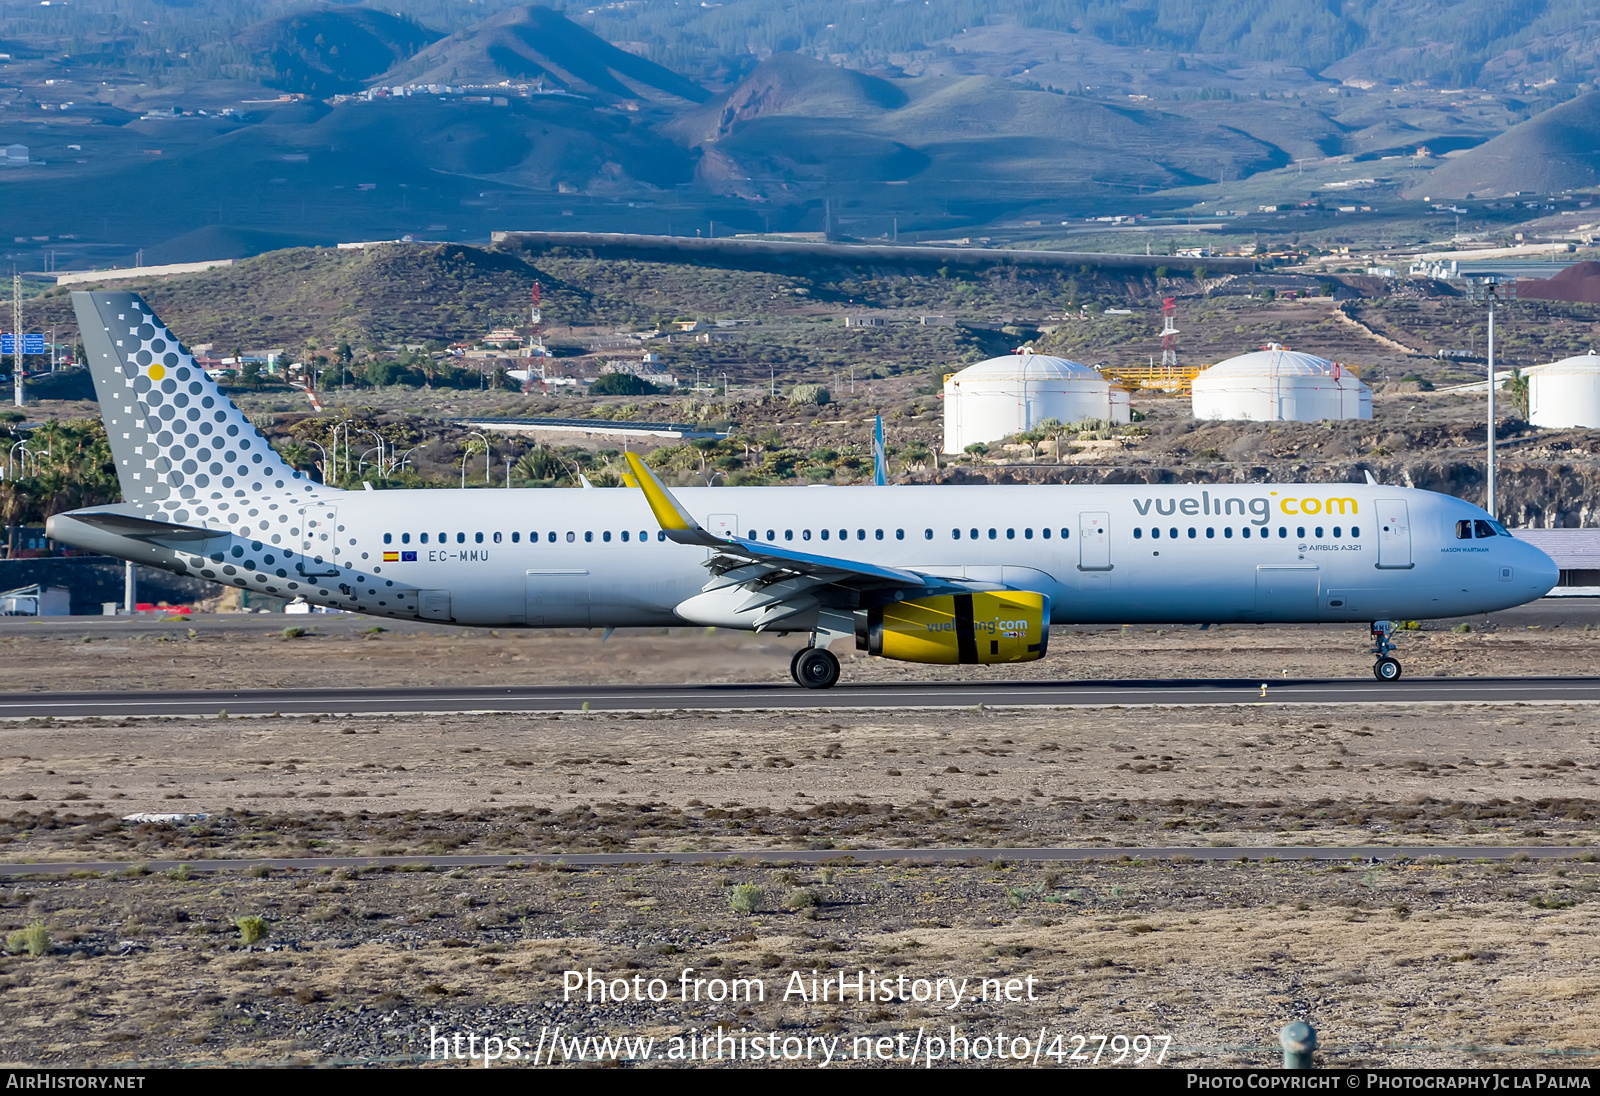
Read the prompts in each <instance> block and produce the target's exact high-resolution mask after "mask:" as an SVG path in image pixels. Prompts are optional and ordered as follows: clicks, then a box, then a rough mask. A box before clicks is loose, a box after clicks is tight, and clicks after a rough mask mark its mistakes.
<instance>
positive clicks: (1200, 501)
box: [1133, 491, 1357, 525]
mask: <svg viewBox="0 0 1600 1096" xmlns="http://www.w3.org/2000/svg"><path fill="white" fill-rule="evenodd" d="M1272 493H1273V494H1274V495H1276V494H1277V492H1276V491H1274V492H1272ZM1133 508H1134V509H1135V510H1137V511H1138V512H1139V516H1140V517H1147V516H1149V514H1150V513H1151V511H1152V510H1153V511H1154V512H1155V513H1156V514H1158V515H1159V516H1161V517H1171V516H1172V515H1174V514H1184V515H1188V516H1191V517H1192V516H1195V515H1205V516H1207V517H1210V516H1213V515H1214V516H1217V517H1228V516H1229V515H1231V514H1238V515H1239V516H1240V517H1243V518H1247V519H1248V520H1249V522H1250V524H1251V525H1266V524H1267V523H1268V522H1269V521H1271V515H1272V502H1271V501H1270V500H1268V499H1265V498H1261V497H1260V496H1257V497H1255V498H1240V497H1238V496H1236V495H1222V494H1220V493H1219V496H1218V497H1216V498H1212V496H1211V492H1210V491H1201V492H1200V497H1199V498H1194V497H1193V496H1191V497H1189V498H1183V499H1177V498H1166V499H1161V498H1146V499H1134V500H1133ZM1278 509H1279V510H1281V511H1283V512H1284V513H1285V514H1288V515H1289V516H1291V517H1303V516H1307V515H1310V516H1315V515H1318V514H1354V513H1356V512H1357V507H1356V500H1355V499H1353V498H1348V497H1346V498H1321V499H1319V498H1299V499H1279V500H1278Z"/></svg>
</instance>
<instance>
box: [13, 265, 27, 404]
mask: <svg viewBox="0 0 1600 1096" xmlns="http://www.w3.org/2000/svg"><path fill="white" fill-rule="evenodd" d="M11 377H12V380H13V381H14V385H13V387H14V388H15V390H16V402H17V406H18V407H21V406H22V405H23V402H24V401H23V396H22V275H21V274H13V275H11Z"/></svg>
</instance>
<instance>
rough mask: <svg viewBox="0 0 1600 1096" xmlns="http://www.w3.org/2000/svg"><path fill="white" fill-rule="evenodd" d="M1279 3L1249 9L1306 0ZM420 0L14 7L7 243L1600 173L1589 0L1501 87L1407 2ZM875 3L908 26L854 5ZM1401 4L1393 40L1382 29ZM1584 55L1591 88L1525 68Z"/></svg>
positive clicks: (1546, 21) (158, 243)
mask: <svg viewBox="0 0 1600 1096" xmlns="http://www.w3.org/2000/svg"><path fill="white" fill-rule="evenodd" d="M1151 2H1152V4H1154V8H1153V9H1152V10H1157V9H1159V11H1160V12H1166V11H1167V9H1168V8H1171V7H1172V5H1173V4H1174V3H1176V0H1151ZM1252 2H1253V3H1255V5H1256V7H1255V8H1251V10H1252V11H1256V8H1259V9H1260V10H1259V11H1256V16H1252V17H1251V18H1256V17H1257V16H1259V17H1260V18H1263V19H1264V18H1268V17H1274V18H1275V17H1276V15H1275V14H1274V13H1277V12H1278V11H1279V8H1280V7H1283V5H1282V4H1279V3H1277V0H1252ZM394 6H395V7H396V8H398V9H399V10H398V11H391V10H388V8H387V7H386V8H384V9H381V10H380V9H379V8H376V7H365V6H358V5H349V4H335V3H328V2H314V3H307V4H303V5H302V4H297V3H295V0H235V2H233V3H223V2H222V0H183V3H182V4H181V5H178V6H174V3H173V0H159V2H158V0H121V5H120V6H119V7H118V8H117V9H116V13H115V15H114V17H112V16H107V18H109V19H110V22H106V20H105V19H102V20H101V21H100V22H95V21H94V20H86V18H85V15H84V13H83V12H82V11H80V10H78V9H72V8H66V7H62V8H59V10H58V9H57V8H54V7H52V8H49V9H45V8H38V9H35V8H26V9H23V8H7V9H6V10H5V12H4V13H3V14H0V53H4V52H10V53H11V56H10V60H9V62H7V61H5V60H4V59H0V145H6V144H11V143H13V142H14V143H17V144H21V145H24V146H27V148H28V149H29V150H30V152H29V162H28V164H27V166H25V167H13V168H7V169H4V170H0V196H3V198H0V238H3V237H4V234H5V233H6V232H8V231H9V232H10V234H11V235H12V237H13V238H14V239H15V238H16V237H22V240H21V241H19V243H27V244H29V246H31V244H32V242H33V241H35V240H36V239H37V238H39V237H49V242H51V243H52V244H53V243H54V242H55V241H56V240H58V239H60V238H61V237H76V238H77V239H78V240H80V241H81V240H93V241H95V243H94V244H93V247H97V248H99V249H100V253H101V254H102V255H104V254H107V253H116V249H118V248H125V249H126V250H127V251H128V252H129V253H130V255H129V257H130V258H134V257H135V256H134V255H133V254H131V253H132V252H134V251H135V249H137V248H139V247H146V248H149V249H150V251H151V252H152V254H159V255H163V256H167V257H174V258H211V257H222V256H218V255H216V254H214V253H205V254H201V253H200V252H201V251H203V250H204V249H205V248H208V247H225V248H226V249H228V250H231V251H241V252H242V253H249V251H250V250H251V249H252V248H254V247H255V246H256V245H257V244H258V243H259V242H261V241H264V240H269V239H281V240H287V241H291V242H296V243H300V242H311V241H323V242H332V241H334V240H340V239H350V238H352V237H355V238H390V237H395V236H400V235H406V234H410V235H417V236H424V237H428V238H452V239H474V238H477V239H481V238H483V237H484V236H486V235H487V234H488V232H489V231H490V230H492V229H505V228H538V227H571V228H602V227H603V228H607V229H614V230H619V231H647V232H663V231H665V232H686V231H690V232H692V231H705V232H718V231H719V230H720V231H721V232H724V233H725V232H727V231H745V232H749V231H765V230H772V231H779V230H781V231H796V230H808V231H817V230H824V231H829V232H832V233H835V234H841V235H855V236H869V237H883V236H892V235H896V234H897V233H899V232H905V231H909V232H912V233H917V234H920V235H922V236H924V237H926V236H928V235H930V234H934V235H936V234H937V233H938V232H939V231H941V230H943V229H946V228H951V229H959V228H960V227H961V226H963V225H974V224H986V223H994V222H995V221H997V220H1001V219H1004V218H1012V219H1015V220H1018V221H1020V220H1021V219H1022V218H1033V222H1031V223H1037V224H1041V225H1044V224H1055V223H1057V222H1058V221H1063V220H1066V219H1070V218H1074V217H1083V216H1086V215H1094V214H1102V213H1110V212H1128V211H1132V210H1151V209H1159V208H1172V207H1173V206H1174V205H1178V206H1187V205H1189V204H1190V203H1192V202H1193V201H1194V199H1193V197H1185V196H1183V195H1185V194H1188V193H1189V192H1191V191H1193V190H1194V188H1196V187H1205V186H1207V185H1214V184H1218V183H1228V182H1231V181H1237V180H1242V179H1246V178H1249V177H1252V176H1257V175H1260V174H1261V173H1263V172H1270V171H1273V170H1277V169H1282V168H1285V167H1287V166H1289V165H1295V168H1296V171H1297V172H1303V171H1305V170H1306V169H1307V166H1308V165H1309V166H1310V169H1311V170H1312V171H1331V170H1334V169H1337V167H1338V165H1339V164H1342V163H1344V162H1347V161H1349V160H1351V159H1357V160H1365V159H1379V158H1383V157H1396V156H1399V157H1412V158H1413V159H1414V158H1415V153H1416V152H1417V150H1419V149H1423V148H1425V149H1427V150H1430V151H1431V152H1432V153H1433V154H1434V156H1435V157H1439V156H1443V157H1445V159H1443V160H1442V161H1441V160H1435V161H1431V162H1427V163H1425V164H1424V165H1423V166H1424V168H1425V167H1427V166H1434V165H1435V164H1437V167H1436V170H1434V171H1433V172H1432V173H1431V175H1427V176H1426V178H1427V179H1428V180H1429V185H1427V186H1425V187H1424V188H1423V189H1424V191H1425V192H1427V193H1430V194H1441V195H1445V196H1450V195H1457V194H1459V195H1464V194H1467V193H1473V194H1478V195H1482V194H1485V193H1507V192H1513V191H1517V190H1528V189H1532V190H1545V189H1565V188H1569V187H1573V186H1585V185H1593V181H1594V179H1595V166H1596V165H1595V163H1594V156H1593V153H1592V152H1590V151H1588V150H1589V149H1593V148H1594V147H1596V144H1595V142H1594V141H1593V139H1592V134H1593V133H1594V131H1595V125H1594V113H1595V111H1594V109H1593V107H1592V102H1593V95H1594V94H1596V93H1594V92H1592V91H1588V90H1586V89H1588V88H1589V87H1590V85H1589V84H1586V83H1584V81H1583V80H1582V79H1578V77H1583V76H1585V75H1587V76H1588V77H1589V78H1590V79H1592V75H1593V74H1592V72H1590V71H1589V70H1588V69H1585V68H1583V65H1584V64H1587V63H1588V62H1584V61H1583V60H1582V58H1583V57H1584V56H1586V55H1584V54H1582V52H1581V49H1582V45H1581V40H1580V39H1581V33H1580V31H1579V30H1574V29H1573V28H1574V27H1578V28H1580V29H1581V27H1584V26H1588V25H1589V24H1588V23H1587V22H1584V21H1583V19H1581V18H1579V16H1580V15H1581V14H1582V13H1581V12H1579V11H1578V9H1573V8H1571V6H1570V5H1569V4H1568V2H1567V0H1550V2H1549V3H1547V4H1546V5H1545V6H1544V8H1543V9H1541V11H1542V13H1541V14H1539V15H1538V16H1537V18H1535V19H1533V21H1532V23H1530V24H1529V25H1528V27H1527V28H1525V30H1526V31H1527V33H1532V31H1533V30H1539V31H1540V32H1541V33H1544V34H1545V36H1544V37H1542V38H1537V36H1535V37H1536V38H1537V41H1539V42H1544V43H1545V45H1544V46H1542V47H1539V48H1538V49H1536V48H1535V47H1534V46H1533V45H1532V44H1530V43H1532V42H1533V41H1535V39H1534V38H1527V37H1526V34H1525V35H1524V38H1523V39H1517V38H1516V36H1515V34H1513V32H1512V30H1511V29H1509V27H1508V26H1507V25H1504V20H1502V21H1501V23H1495V24H1494V25H1493V26H1491V27H1490V28H1489V31H1486V32H1485V33H1488V34H1489V38H1486V39H1484V41H1482V42H1477V40H1476V39H1474V42H1476V43H1477V44H1474V45H1472V46H1471V49H1470V50H1469V49H1467V47H1466V46H1461V47H1459V48H1455V47H1452V49H1453V50H1454V52H1451V51H1449V50H1447V51H1445V52H1446V53H1449V54H1450V55H1451V56H1457V55H1459V56H1466V53H1471V56H1472V57H1474V58H1478V60H1476V61H1474V62H1473V64H1476V65H1478V66H1479V68H1478V69H1475V70H1474V72H1477V71H1489V70H1493V71H1494V72H1496V73H1497V78H1501V77H1503V78H1506V79H1510V80H1512V81H1513V83H1515V84H1516V87H1515V89H1514V93H1513V92H1508V91H1507V90H1505V88H1501V89H1499V90H1497V91H1495V92H1494V93H1492V94H1478V93H1476V92H1471V93H1469V92H1467V91H1463V90H1450V89H1444V90H1440V89H1435V88H1431V87H1424V86H1418V85H1417V84H1415V83H1405V82H1402V81H1400V80H1399V79H1398V77H1397V76H1396V75H1395V74H1396V73H1403V72H1406V71H1415V66H1416V65H1418V64H1421V63H1422V61H1421V60H1420V59H1419V58H1420V57H1421V54H1418V53H1417V52H1416V51H1418V50H1422V51H1423V53H1426V52H1427V49H1428V48H1431V47H1428V46H1427V42H1430V41H1433V39H1432V38H1429V37H1428V36H1429V35H1435V36H1437V34H1439V33H1441V30H1440V27H1441V26H1442V24H1440V23H1439V20H1438V19H1436V18H1435V16H1434V14H1429V13H1428V12H1424V13H1422V14H1420V15H1417V16H1416V17H1415V18H1414V19H1413V20H1412V22H1413V23H1414V24H1415V26H1411V25H1410V24H1407V23H1405V21H1404V20H1403V19H1401V17H1400V14H1398V13H1399V9H1398V8H1394V5H1393V4H1392V3H1391V2H1390V0H1352V3H1349V4H1346V5H1344V7H1343V9H1341V10H1342V11H1343V12H1344V14H1342V15H1338V16H1337V17H1335V16H1331V15H1329V14H1328V12H1326V11H1323V10H1322V9H1320V8H1318V9H1317V10H1315V11H1310V10H1304V9H1298V8H1297V9H1295V11H1294V12H1293V13H1291V12H1289V9H1288V8H1284V13H1283V14H1284V18H1285V19H1286V20H1287V21H1286V22H1284V23H1283V24H1282V26H1283V35H1280V37H1279V38H1277V39H1274V38H1272V37H1271V36H1266V37H1264V36H1263V35H1262V34H1261V32H1260V27H1259V26H1258V25H1257V24H1255V23H1248V22H1246V23H1240V22H1237V21H1235V23H1234V24H1229V23H1228V22H1227V21H1226V20H1225V19H1223V18H1222V16H1221V15H1220V14H1219V13H1218V12H1217V11H1215V10H1209V9H1208V10H1207V11H1206V12H1205V13H1204V14H1203V16H1202V15H1197V16H1196V18H1197V19H1199V22H1197V23H1195V24H1194V25H1193V26H1189V25H1188V24H1184V23H1182V21H1181V20H1180V21H1178V22H1171V21H1170V20H1169V21H1168V22H1167V23H1162V22H1161V21H1160V19H1158V20H1157V22H1156V24H1154V25H1153V26H1155V27H1158V28H1159V27H1162V26H1165V27H1166V30H1165V31H1162V33H1164V34H1167V35H1168V38H1167V39H1166V40H1165V42H1164V44H1163V40H1160V36H1159V35H1156V33H1155V30H1153V29H1152V25H1150V24H1146V23H1143V22H1141V21H1140V20H1139V19H1136V18H1134V17H1133V16H1132V15H1126V14H1125V15H1121V16H1117V15H1113V14H1108V13H1105V12H1100V13H1099V14H1095V13H1096V12H1099V9H1098V8H1094V7H1093V5H1086V4H1080V3H1078V0H1051V2H1048V3H1043V4H1037V5H1034V6H1032V7H1029V6H1027V5H1022V6H1020V7H1018V6H1009V7H1008V6H1007V3H1005V2H1000V3H999V5H998V6H995V5H979V4H977V3H976V2H975V0H951V2H950V3H947V4H945V5H943V6H941V7H940V8H939V9H938V10H937V11H935V10H933V9H931V8H930V9H929V11H928V12H925V13H921V14H920V15H917V16H916V18H912V17H911V15H908V10H909V9H906V8H905V6H904V5H898V6H896V5H892V4H890V5H885V4H884V3H882V2H880V0H860V2H859V3H853V4H843V3H842V0H816V5H815V6H814V7H812V8H808V9H807V10H808V11H809V12H811V13H813V14H812V16H808V18H812V17H814V18H815V19H816V20H823V19H827V20H831V22H829V23H827V24H826V25H823V24H820V23H819V24H818V25H816V26H812V25H811V23H810V22H806V21H805V20H802V21H801V22H800V23H796V22H795V20H794V12H793V11H791V10H790V9H787V8H784V7H782V5H780V4H778V3H777V2H776V0H741V2H739V3H736V4H734V5H732V6H730V7H729V9H728V10H727V11H725V12H723V13H722V14H721V15H715V14H714V13H713V9H711V8H707V9H704V11H702V10H701V9H698V8H696V9H693V10H691V9H689V8H683V9H682V10H681V11H679V10H678V9H676V8H670V10H669V7H668V6H662V5H644V6H639V5H633V6H629V5H623V6H621V7H601V8H593V9H585V8H576V7H574V8H570V9H567V10H566V11H564V12H563V11H560V10H557V9H556V8H554V7H547V6H540V5H529V4H521V5H507V4H505V3H504V2H503V0H480V2H477V3H474V4H473V5H470V6H469V7H468V8H466V9H462V8H460V7H459V5H452V4H450V3H447V2H446V0H405V2H404V3H396V4H395V5H394ZM1180 6H1181V5H1180ZM1080 9H1081V10H1080ZM1391 9H1393V10H1391ZM1569 9H1570V10H1569ZM1175 10H1176V9H1174V11H1175ZM1329 10H1331V9H1329ZM1430 10H1431V9H1430ZM464 12H470V13H472V18H467V17H466V15H464V14H463V13H464ZM849 12H856V13H857V14H856V15H855V16H854V17H855V18H856V19H857V21H860V20H862V19H863V18H864V17H865V14H870V13H875V15H874V17H875V18H878V19H879V20H880V22H879V23H878V24H876V25H875V26H866V27H860V28H856V27H855V26H854V24H848V25H847V24H840V23H839V22H838V20H839V19H842V18H844V13H849ZM1074 12H1076V13H1077V14H1074ZM1575 12H1576V14H1574V13H1575ZM707 13H712V14H707ZM1168 14H1171V13H1168ZM135 16H145V17H146V18H142V19H135V18H134V17H135ZM1161 18H1167V16H1165V15H1164V16H1162V17H1161ZM1241 18H1242V16H1241ZM117 20H121V21H120V22H118V21H117ZM1574 20H1577V21H1576V22H1574ZM730 21H731V24H730ZM732 24H737V25H739V26H743V27H744V28H745V30H746V32H747V34H748V37H747V38H746V39H745V42H746V48H745V50H744V52H743V53H738V52H736V51H735V50H734V49H733V48H732V45H731V43H733V42H734V41H735V39H732V38H729V36H728V27H729V26H730V25H732ZM1597 25H1600V24H1597ZM107 26H110V27H112V28H113V29H111V30H107V29H106V27H107ZM1230 26H1231V27H1232V29H1231V30H1229V29H1228V28H1229V27H1230ZM1184 27H1188V29H1183V28H1184ZM841 28H842V29H841ZM1374 28H1387V30H1386V31H1385V33H1387V34H1388V35H1389V37H1391V38H1393V39H1395V40H1394V41H1392V42H1384V43H1383V44H1381V45H1380V44H1375V34H1376V33H1377V31H1376V30H1375V29H1374ZM597 30H601V31H605V32H606V34H607V35H609V36H610V37H611V38H613V39H615V40H614V41H612V40H608V39H607V37H606V36H603V35H602V34H599V33H596V32H597ZM1545 32H1548V33H1545ZM919 33H920V34H921V35H922V37H919V36H918V35H919ZM935 33H938V34H942V35H944V36H943V37H939V38H933V37H932V35H933V34H935ZM1574 34H1578V35H1579V38H1573V37H1572V36H1573V35H1574ZM1152 35H1155V37H1152ZM1296 36H1299V37H1298V38H1297V37H1296ZM1292 40H1298V41H1301V42H1302V45H1303V46H1304V49H1303V50H1302V51H1301V52H1302V54H1303V56H1300V57H1294V58H1291V57H1289V56H1287V54H1288V53H1289V52H1291V51H1290V50H1288V48H1287V46H1286V45H1285V43H1287V42H1290V41H1292ZM1463 40H1464V39H1463ZM1491 40H1492V41H1491ZM1514 42H1521V43H1522V44H1521V45H1519V46H1517V49H1520V50H1521V51H1522V52H1521V53H1517V51H1516V49H1511V48H1509V45H1508V44H1510V43H1514ZM696 43H699V45H698V46H696ZM1418 43H1421V44H1418ZM1486 43H1487V44H1486ZM835 47H837V49H838V50H839V52H832V50H833V49H834V48H835ZM697 49H698V50H699V52H696V50H697ZM1540 49H1543V50H1544V51H1545V52H1543V53H1541V52H1540ZM1463 50H1465V51H1466V53H1463V52H1462V51H1463ZM12 51H14V52H12ZM1408 51H1410V52H1408ZM1473 51H1476V52H1473ZM1496 51H1498V52H1496ZM1550 51H1556V52H1555V53H1551V52H1550ZM1557 54H1559V56H1560V57H1562V58H1566V61H1564V62H1563V63H1564V64H1566V65H1567V68H1568V69H1569V70H1570V71H1569V72H1568V77H1567V79H1566V82H1565V83H1562V82H1561V81H1560V80H1554V79H1551V80H1546V81H1543V82H1542V85H1541V87H1539V88H1534V87H1529V86H1526V85H1525V83H1519V82H1518V81H1519V80H1520V78H1519V77H1515V75H1514V74H1515V73H1519V72H1520V73H1531V72H1533V71H1534V70H1536V69H1537V68H1538V66H1539V65H1543V64H1545V63H1546V62H1547V61H1549V59H1550V58H1551V57H1552V56H1556V55H1557ZM161 58H166V60H161ZM1519 58H1520V59H1519ZM1541 58H1543V59H1542V60H1541ZM1458 60H1459V57H1458ZM1591 60H1592V58H1591ZM667 61H673V62H674V63H676V62H683V64H681V65H679V67H676V68H675V67H673V65H669V64H667V63H665V62H667ZM846 62H849V63H846ZM1463 63H1464V62H1463ZM1408 66H1411V67H1410V68H1408ZM1591 67H1592V66H1591ZM1563 89H1566V90H1563ZM1574 90H1576V91H1577V92H1579V95H1578V96H1577V97H1576V98H1573V99H1572V100H1571V101H1570V102H1567V103H1566V104H1565V105H1559V104H1560V101H1561V99H1562V97H1563V96H1568V95H1570V93H1571V92H1572V91H1574ZM397 91H398V92H399V93H398V94H397V93H396V92H397ZM280 96H281V98H280ZM1586 104H1587V105H1586ZM1552 106H1553V107H1554V108H1555V109H1547V108H1549V107H1552ZM1585 142H1588V143H1587V144H1585ZM1319 165H1320V166H1319ZM1513 176H1515V177H1513ZM1407 178H1408V179H1411V180H1413V182H1412V183H1408V184H1407V185H1417V184H1415V182H1414V180H1415V178H1416V175H1415V173H1413V174H1412V175H1410V176H1407ZM1399 185H1400V184H1398V183H1397V184H1392V185H1391V190H1393V189H1394V188H1397V187H1398V186H1399ZM113 211H114V212H113ZM1052 218H1054V219H1053V220H1052ZM97 221H98V225H97V224H96V222H97ZM207 229H211V230H214V231H210V232H209V233H207V232H206V231H205V230H207ZM75 248H77V249H78V250H80V251H82V252H84V253H87V251H89V250H91V247H90V245H87V244H85V245H83V246H82V247H81V248H80V247H79V246H78V245H76V244H67V245H66V246H65V247H64V248H63V249H62V250H65V251H67V252H69V253H71V252H73V251H74V249H75ZM41 250H42V249H41ZM69 261H72V260H70V259H69ZM100 261H103V260H100Z"/></svg>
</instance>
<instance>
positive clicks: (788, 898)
mask: <svg viewBox="0 0 1600 1096" xmlns="http://www.w3.org/2000/svg"><path fill="white" fill-rule="evenodd" d="M820 905H822V898H821V896H820V895H818V894H817V892H816V891H814V890H812V889H811V888H810V887H797V888H795V889H794V890H792V891H790V892H789V893H788V894H786V895H784V896H783V908H784V909H786V910H803V909H809V908H810V907H812V906H820Z"/></svg>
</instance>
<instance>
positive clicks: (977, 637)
mask: <svg viewBox="0 0 1600 1096" xmlns="http://www.w3.org/2000/svg"><path fill="white" fill-rule="evenodd" d="M1049 644H1050V599H1049V598H1048V597H1046V596H1045V595H1044V594H1037V593H1034V592H1033V591H1032V590H994V591H986V592H983V593H972V594H941V595H939V596H937V597H924V598H917V599H916V600H915V601H900V602H895V603H893V604H890V605H884V606H882V607H880V608H877V609H862V610H859V611H858V612H857V613H856V650H858V651H866V652H867V653H868V654H874V655H880V656H882V657H883V658H893V659H897V660H898V661H900V662H938V663H946V664H950V665H954V664H957V663H965V664H968V665H970V664H974V663H976V664H987V663H991V662H1032V661H1033V660H1034V659H1036V658H1043V657H1044V655H1045V650H1046V648H1047V647H1048V646H1049Z"/></svg>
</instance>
